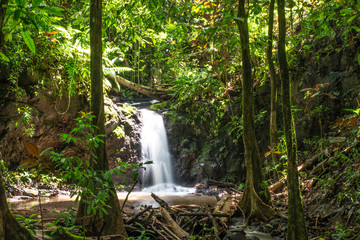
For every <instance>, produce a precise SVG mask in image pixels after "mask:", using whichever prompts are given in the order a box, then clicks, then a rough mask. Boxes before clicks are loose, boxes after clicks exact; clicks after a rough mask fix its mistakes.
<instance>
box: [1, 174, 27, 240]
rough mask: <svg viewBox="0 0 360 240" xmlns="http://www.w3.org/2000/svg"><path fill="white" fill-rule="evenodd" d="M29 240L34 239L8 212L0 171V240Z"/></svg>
mask: <svg viewBox="0 0 360 240" xmlns="http://www.w3.org/2000/svg"><path fill="white" fill-rule="evenodd" d="M8 239H11V240H24V239H26V240H31V239H34V237H33V236H32V235H31V234H30V232H29V231H28V230H26V229H25V228H24V227H23V226H21V225H20V224H19V223H18V222H17V221H16V219H15V218H14V216H13V215H12V214H11V213H10V211H9V206H8V204H7V200H6V194H5V188H4V183H3V179H2V173H1V171H0V240H8Z"/></svg>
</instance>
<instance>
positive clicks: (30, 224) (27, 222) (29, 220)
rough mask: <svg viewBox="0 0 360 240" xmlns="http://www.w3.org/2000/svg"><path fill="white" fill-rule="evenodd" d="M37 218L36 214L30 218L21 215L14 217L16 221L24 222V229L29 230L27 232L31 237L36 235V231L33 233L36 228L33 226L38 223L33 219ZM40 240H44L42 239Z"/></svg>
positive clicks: (37, 220)
mask: <svg viewBox="0 0 360 240" xmlns="http://www.w3.org/2000/svg"><path fill="white" fill-rule="evenodd" d="M37 216H38V214H37V213H34V214H31V215H30V217H28V218H27V217H24V216H21V215H16V219H17V220H20V221H24V223H25V227H26V228H27V229H28V230H29V232H30V233H31V234H32V235H36V231H35V229H36V227H35V225H34V224H35V223H38V222H39V221H40V220H39V219H34V218H35V217H37ZM42 239H44V237H43V238H42Z"/></svg>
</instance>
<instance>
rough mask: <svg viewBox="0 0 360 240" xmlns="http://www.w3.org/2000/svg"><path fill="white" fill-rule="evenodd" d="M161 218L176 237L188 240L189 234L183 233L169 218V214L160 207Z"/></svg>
mask: <svg viewBox="0 0 360 240" xmlns="http://www.w3.org/2000/svg"><path fill="white" fill-rule="evenodd" d="M160 213H161V216H162V217H163V218H164V219H165V222H166V224H167V225H168V226H169V227H170V228H171V229H172V230H173V231H174V233H175V234H176V236H178V237H180V239H188V238H189V237H190V235H189V233H187V232H185V231H184V230H183V229H182V228H181V227H180V226H179V225H178V224H177V223H176V222H175V221H174V220H173V219H172V217H171V216H170V214H169V213H168V212H167V211H166V210H165V208H162V207H160Z"/></svg>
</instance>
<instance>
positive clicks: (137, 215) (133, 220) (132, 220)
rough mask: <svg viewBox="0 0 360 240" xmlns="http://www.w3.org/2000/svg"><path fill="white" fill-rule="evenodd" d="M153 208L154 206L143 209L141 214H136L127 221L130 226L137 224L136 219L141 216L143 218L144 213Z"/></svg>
mask: <svg viewBox="0 0 360 240" xmlns="http://www.w3.org/2000/svg"><path fill="white" fill-rule="evenodd" d="M151 208H152V206H151V205H150V206H147V207H146V208H145V209H143V210H142V211H141V212H138V213H136V214H135V215H134V216H132V217H131V218H130V219H129V220H127V221H126V223H127V224H130V223H132V222H135V220H136V219H138V218H139V217H140V216H142V215H143V214H144V213H146V212H147V211H149V210H150V209H151Z"/></svg>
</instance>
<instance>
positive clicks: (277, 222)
mask: <svg viewBox="0 0 360 240" xmlns="http://www.w3.org/2000/svg"><path fill="white" fill-rule="evenodd" d="M269 224H270V225H271V226H273V228H278V227H279V225H281V224H286V219H284V218H275V219H273V220H271V221H270V222H269Z"/></svg>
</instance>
